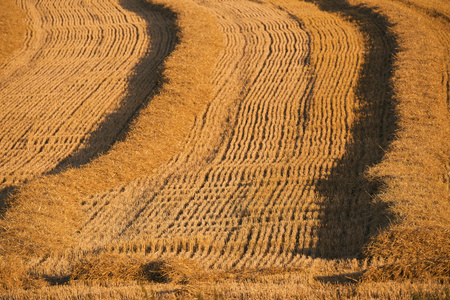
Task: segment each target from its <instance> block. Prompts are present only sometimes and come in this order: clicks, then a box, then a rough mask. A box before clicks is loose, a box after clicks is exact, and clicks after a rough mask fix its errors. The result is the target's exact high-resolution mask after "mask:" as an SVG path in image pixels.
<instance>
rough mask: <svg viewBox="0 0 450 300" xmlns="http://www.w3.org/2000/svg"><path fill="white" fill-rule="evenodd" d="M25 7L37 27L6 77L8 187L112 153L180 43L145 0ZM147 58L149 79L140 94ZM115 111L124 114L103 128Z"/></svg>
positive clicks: (3, 144) (2, 95) (0, 145)
mask: <svg viewBox="0 0 450 300" xmlns="http://www.w3.org/2000/svg"><path fill="white" fill-rule="evenodd" d="M18 4H19V5H20V6H21V7H23V8H24V9H25V10H26V11H27V12H28V13H29V18H30V20H29V22H30V24H31V25H33V30H32V33H31V35H32V38H31V41H30V45H29V46H28V47H26V48H25V50H24V51H23V52H22V53H20V57H19V58H16V60H15V61H12V62H11V63H10V64H9V65H8V64H7V65H6V66H5V69H4V70H3V71H2V73H1V74H0V79H1V80H0V99H1V101H0V111H1V112H0V120H1V128H2V131H1V132H0V153H1V154H2V155H1V158H0V189H3V188H5V187H7V186H11V185H17V184H20V183H23V182H24V181H26V180H29V179H31V178H33V177H35V176H38V175H41V174H43V173H46V172H49V171H52V170H53V169H55V168H56V167H58V166H60V165H61V164H63V163H64V161H67V160H68V159H69V157H70V156H71V155H73V156H74V159H71V160H70V162H71V163H72V164H80V163H84V162H86V161H87V160H89V159H90V158H91V157H92V156H93V155H94V154H95V153H96V152H97V151H101V150H105V149H106V148H107V147H108V146H109V145H110V143H111V142H112V141H113V139H114V137H115V136H116V135H117V134H119V132H120V131H121V129H122V128H123V126H124V125H125V124H126V123H127V121H128V120H129V118H130V117H131V116H132V115H133V114H134V112H135V111H136V109H138V108H139V106H140V105H141V103H142V101H143V100H144V99H146V96H147V95H148V94H149V93H150V92H151V90H152V89H153V88H154V87H155V85H156V82H157V76H158V74H157V73H158V72H157V69H158V68H159V66H160V65H161V63H162V61H163V59H164V57H166V56H167V55H168V53H169V52H170V51H171V49H173V45H174V40H175V37H174V34H173V32H172V29H171V24H170V21H168V20H167V18H166V17H164V16H163V15H162V14H161V13H160V12H158V11H150V10H148V9H147V8H145V7H144V6H143V5H144V4H143V3H142V2H141V1H137V0H135V1H131V2H130V3H127V4H126V5H127V6H126V7H127V8H125V7H124V6H123V5H122V4H120V2H119V1H117V0H109V1H100V2H98V1H82V0H76V1H70V2H68V1H59V2H57V3H55V2H54V1H38V2H36V1H32V0H18ZM133 10H134V11H138V12H139V14H138V13H136V12H134V11H133ZM149 49H150V50H149ZM140 62H141V63H142V62H144V63H146V68H147V70H148V72H147V73H146V74H147V75H146V76H148V77H147V78H145V84H144V85H143V86H140V88H142V90H141V91H140V92H139V93H137V94H136V95H132V92H136V91H131V90H130V88H131V83H130V79H131V78H132V76H133V72H134V71H135V68H136V66H137V65H138V63H140ZM125 102H126V103H125ZM112 113H114V114H120V115H121V118H118V119H117V120H115V124H114V127H111V128H106V129H105V128H103V127H102V126H103V124H104V123H105V121H106V120H107V119H108V118H109V116H110V114H112ZM101 130H103V131H105V132H103V133H104V134H103V135H102V136H98V135H96V132H100V131H101ZM67 162H69V161H67Z"/></svg>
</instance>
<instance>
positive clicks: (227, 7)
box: [80, 0, 363, 268]
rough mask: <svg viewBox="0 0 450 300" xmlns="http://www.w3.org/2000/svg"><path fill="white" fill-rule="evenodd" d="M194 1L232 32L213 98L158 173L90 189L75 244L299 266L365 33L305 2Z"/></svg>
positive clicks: (318, 212)
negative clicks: (99, 191) (294, 6)
mask: <svg viewBox="0 0 450 300" xmlns="http://www.w3.org/2000/svg"><path fill="white" fill-rule="evenodd" d="M200 2H201V3H202V4H203V5H205V6H206V7H208V8H209V9H210V10H211V11H212V12H213V13H214V14H215V15H216V16H217V18H218V19H219V20H220V26H221V29H222V30H223V32H224V34H225V35H226V39H227V50H226V51H225V52H224V53H223V55H222V57H221V59H220V61H219V62H218V67H217V74H216V77H215V78H214V79H213V82H214V83H215V85H216V87H217V95H216V98H215V101H214V102H213V103H212V104H211V105H210V106H209V108H208V110H207V111H206V112H205V114H204V115H203V118H201V119H198V120H197V123H196V126H195V127H194V128H193V131H192V133H191V137H190V139H189V142H188V143H187V145H186V148H185V151H183V152H182V153H181V154H180V155H179V156H178V157H177V158H176V159H174V160H173V161H172V162H171V163H170V164H169V165H167V166H166V168H165V169H163V170H162V171H161V172H160V174H159V175H158V176H157V177H152V178H149V179H147V180H140V181H137V182H135V183H133V184H130V185H129V186H127V187H124V188H119V189H117V190H116V191H114V192H111V193H108V194H105V195H98V196H97V197H94V198H93V199H91V201H92V202H90V204H88V205H86V206H87V213H88V216H89V218H88V220H87V223H86V224H85V226H84V227H83V229H82V230H81V235H80V246H81V247H82V248H84V249H96V248H98V247H108V245H109V246H111V245H116V246H117V247H119V248H121V249H130V251H135V250H136V249H144V250H143V251H145V253H147V254H150V255H155V256H160V255H171V254H174V253H185V255H189V256H191V257H193V258H196V259H199V260H201V261H202V263H204V265H205V266H210V267H214V268H230V267H238V268H240V267H243V268H251V267H264V266H283V265H286V264H289V265H295V264H296V262H298V261H299V260H300V259H301V256H302V255H304V254H305V255H313V256H314V255H318V254H319V253H317V248H316V246H317V240H318V228H319V226H320V219H321V216H322V214H323V199H321V195H320V194H318V193H317V192H316V184H317V183H318V182H319V181H320V180H321V179H323V178H325V177H327V176H328V175H329V174H330V170H331V169H332V168H333V166H334V165H335V164H336V163H337V161H338V160H339V159H340V158H341V157H342V156H343V154H344V153H345V148H346V144H347V143H348V142H349V140H350V139H351V136H350V131H349V129H350V128H351V127H352V125H353V119H354V118H355V112H354V109H355V106H356V105H357V99H356V96H355V89H356V85H357V81H358V75H359V70H360V66H361V63H362V58H363V48H362V44H363V42H362V36H361V35H360V33H359V32H358V30H357V29H356V28H355V27H353V26H352V25H351V24H350V23H348V22H345V21H343V20H342V19H340V18H338V17H336V16H333V15H331V14H329V13H324V12H321V11H320V10H319V9H318V8H317V7H316V6H314V5H312V4H309V3H304V2H300V4H299V5H300V6H301V9H299V10H298V11H297V14H296V15H294V14H291V13H288V12H287V11H284V10H283V8H282V7H277V6H274V5H271V4H263V3H259V2H254V1H242V0H235V1H200ZM116 246H114V247H116ZM131 249H135V250H131ZM125 251H126V250H125Z"/></svg>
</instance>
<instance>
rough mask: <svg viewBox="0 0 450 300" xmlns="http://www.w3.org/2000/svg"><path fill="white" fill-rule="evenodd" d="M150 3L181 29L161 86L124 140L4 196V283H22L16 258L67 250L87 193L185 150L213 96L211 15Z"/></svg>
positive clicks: (217, 37) (189, 5) (216, 45)
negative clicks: (77, 165) (163, 10)
mask: <svg viewBox="0 0 450 300" xmlns="http://www.w3.org/2000/svg"><path fill="white" fill-rule="evenodd" d="M152 3H154V4H161V5H164V6H166V7H167V8H169V9H171V10H172V11H174V12H175V13H176V15H177V18H176V20H175V21H176V25H177V26H178V28H179V31H180V32H179V44H178V45H177V46H176V49H175V50H174V51H173V52H172V54H171V56H170V57H169V58H168V59H167V61H166V62H165V71H164V74H163V81H164V85H163V86H162V88H161V90H160V91H159V93H158V94H157V95H155V96H154V97H153V98H152V100H151V102H150V104H149V105H148V106H147V107H145V108H143V109H142V110H141V111H140V113H139V115H138V117H137V118H136V121H135V122H134V123H133V124H132V125H131V127H130V131H129V133H128V134H127V136H126V137H125V139H124V140H123V142H119V143H117V144H116V145H114V146H113V148H112V149H111V150H110V151H109V152H108V153H106V154H104V155H102V156H100V157H99V158H97V159H95V160H93V161H92V162H91V163H89V164H87V165H85V166H83V167H80V168H72V169H68V170H66V171H65V172H63V173H61V174H58V175H50V176H44V177H42V178H40V179H37V180H34V181H32V182H30V183H29V184H26V185H25V186H23V187H21V188H19V189H18V191H17V193H16V194H15V195H14V196H13V197H12V198H11V199H8V200H9V201H8V206H9V209H8V210H7V212H6V213H5V214H4V216H3V218H2V219H1V220H0V232H1V242H0V245H1V246H0V255H1V256H3V259H2V263H1V265H0V274H1V275H0V277H1V278H2V280H1V282H2V286H3V287H5V285H6V286H11V285H13V286H14V285H16V284H19V285H20V282H21V281H22V279H23V278H22V279H21V278H20V276H10V275H11V272H13V273H14V272H16V273H17V272H19V273H20V271H21V270H22V269H21V268H20V265H21V264H22V261H21V258H27V257H30V255H36V256H39V255H44V256H45V255H48V254H49V253H58V252H59V251H62V250H64V249H68V248H71V246H72V245H73V243H74V240H73V234H74V233H75V232H76V230H77V228H78V225H79V224H80V218H81V211H82V209H81V206H82V202H83V198H84V197H87V196H90V195H94V194H97V193H100V192H104V191H108V190H110V189H112V188H113V187H117V186H120V185H124V184H126V183H128V182H129V181H131V180H133V179H136V178H139V177H141V176H145V175H148V174H151V173H152V172H154V171H155V169H157V168H158V167H159V166H161V165H162V164H164V163H167V162H168V161H169V160H170V158H171V157H172V156H173V155H175V154H176V153H177V152H179V151H180V150H181V149H182V147H183V145H184V143H183V142H184V140H185V139H186V138H187V135H188V133H189V131H190V130H191V128H192V126H193V123H194V120H195V118H196V116H197V115H198V114H199V113H200V112H202V110H203V109H205V108H206V106H207V104H208V103H209V102H210V101H211V98H212V88H211V85H210V84H209V81H210V78H211V76H212V73H213V67H214V63H215V60H216V57H217V55H218V52H219V51H220V49H221V47H222V38H221V33H220V32H218V31H217V26H215V19H214V17H212V16H211V15H210V14H209V13H208V12H207V11H205V10H204V9H202V8H201V7H200V6H198V5H196V4H195V3H193V2H192V1H189V0H186V1H182V2H180V1H172V0H168V1H165V0H164V1H160V0H155V1H152ZM55 207H57V208H58V209H55ZM13 253H14V255H12V254H13ZM22 271H23V270H22ZM19 275H20V274H19Z"/></svg>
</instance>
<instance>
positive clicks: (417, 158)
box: [358, 0, 450, 280]
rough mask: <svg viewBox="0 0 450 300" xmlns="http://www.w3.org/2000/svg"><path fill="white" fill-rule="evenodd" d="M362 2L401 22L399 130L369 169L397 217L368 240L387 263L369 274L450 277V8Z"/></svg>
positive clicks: (397, 75)
mask: <svg viewBox="0 0 450 300" xmlns="http://www.w3.org/2000/svg"><path fill="white" fill-rule="evenodd" d="M358 2H361V1H358ZM364 2H365V3H367V4H369V5H372V6H376V7H378V8H379V9H380V10H381V11H382V12H383V13H384V14H386V15H387V16H388V17H389V19H390V20H391V22H392V23H395V24H396V25H395V26H393V29H394V30H395V32H396V34H397V36H398V40H399V45H400V51H399V53H398V55H397V57H396V62H395V69H396V70H395V74H394V78H393V84H394V91H395V94H396V98H397V99H398V104H397V114H398V119H399V123H398V126H399V130H398V131H397V134H396V139H395V140H394V141H393V143H392V145H391V147H390V149H389V151H388V152H387V153H386V155H385V158H384V160H383V161H382V162H381V163H380V164H378V165H377V166H374V167H373V168H371V169H370V170H369V172H368V174H369V176H371V177H372V178H378V179H379V180H382V181H383V182H385V184H386V186H385V189H384V191H383V192H382V193H380V194H379V195H378V199H379V200H381V201H382V202H384V203H388V204H389V206H390V210H391V212H392V215H394V216H395V219H393V220H392V221H393V222H392V224H391V226H390V227H389V228H388V229H387V230H385V231H383V232H382V233H381V234H380V235H379V236H377V237H375V238H374V239H373V240H372V242H371V243H370V244H369V245H367V247H366V248H367V250H366V254H367V255H368V256H371V257H374V258H377V259H379V260H380V261H383V262H384V263H385V265H384V266H382V267H379V268H372V269H370V270H369V271H368V272H367V274H366V275H365V277H366V278H367V279H371V280H389V279H405V278H407V279H411V278H422V279H423V278H430V277H434V278H441V279H444V278H446V279H447V280H448V279H449V278H450V259H449V253H450V216H449V214H448V212H449V211H450V201H449V200H450V180H449V175H450V172H449V171H450V141H449V139H448V137H449V136H450V115H449V106H448V105H449V103H448V99H449V88H448V87H449V83H448V82H449V65H450V59H449V57H450V56H449V55H450V52H449V50H450V48H449V45H450V44H449V43H450V35H449V32H450V22H449V19H448V17H445V16H446V14H448V9H449V8H450V6H449V5H448V4H447V5H446V6H445V5H443V6H441V7H440V10H441V11H437V9H439V8H438V7H439V6H438V5H437V6H436V5H435V6H436V7H433V5H432V4H433V3H429V4H428V2H427V4H428V5H429V7H427V8H423V7H422V6H420V4H422V5H423V4H424V2H423V1H420V0H414V1H403V0H394V1H381V2H380V1H377V2H375V1H364ZM442 4H443V3H442ZM399 11H402V12H403V13H398V12H399Z"/></svg>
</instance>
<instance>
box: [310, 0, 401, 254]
mask: <svg viewBox="0 0 450 300" xmlns="http://www.w3.org/2000/svg"><path fill="white" fill-rule="evenodd" d="M306 1H308V2H312V3H315V4H316V5H318V6H319V8H320V9H322V10H323V11H326V12H330V13H338V14H340V15H341V16H343V17H344V18H347V19H349V20H350V21H351V22H353V23H354V24H356V25H357V26H358V27H359V30H360V31H361V32H362V33H363V34H364V36H365V38H366V54H365V57H364V63H363V65H362V70H361V75H360V78H359V80H358V88H357V96H358V98H359V99H360V100H359V101H360V104H361V107H360V109H359V110H358V112H357V115H358V117H359V118H358V119H357V120H356V122H355V124H354V125H353V128H352V129H351V132H350V134H351V136H353V137H354V139H353V140H352V141H351V143H350V144H348V145H347V146H346V152H345V154H344V156H343V157H342V159H340V161H338V162H337V165H336V166H335V167H334V168H333V169H332V170H331V174H330V175H329V176H328V177H327V178H325V179H322V180H320V181H319V182H318V184H317V187H316V188H317V192H318V193H319V194H320V196H321V197H323V198H324V199H325V203H324V204H323V214H322V216H321V222H322V227H321V228H320V229H319V232H318V242H317V248H316V256H319V257H323V258H353V257H359V256H361V255H362V250H363V248H364V245H365V244H366V243H367V242H368V241H369V239H370V238H371V237H372V236H373V235H375V234H376V233H377V232H378V230H380V229H381V228H383V227H385V226H387V225H388V222H389V219H390V216H389V213H388V207H387V206H386V205H385V204H381V203H377V202H376V201H374V200H373V199H374V196H375V195H377V194H378V193H380V192H381V188H382V183H381V182H376V181H373V180H370V179H368V178H366V177H365V171H366V170H367V169H368V168H370V167H371V166H373V165H375V164H377V163H379V162H380V161H381V159H382V158H383V155H384V153H385V150H386V149H388V148H389V146H390V144H391V142H392V140H393V138H394V133H395V131H396V130H397V115H396V110H395V109H396V102H395V99H394V97H393V95H394V92H393V88H392V76H393V71H394V65H393V64H394V58H395V55H396V53H397V51H398V45H397V42H396V37H395V35H394V34H393V33H392V32H391V29H390V27H391V26H392V24H390V23H389V21H388V20H387V18H386V17H385V16H383V15H381V14H380V13H378V12H377V11H376V10H375V9H373V8H369V7H365V6H359V5H358V6H353V5H350V4H349V3H348V2H347V1H345V0H306Z"/></svg>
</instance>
